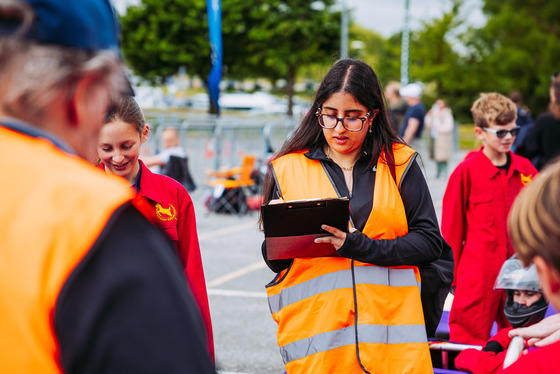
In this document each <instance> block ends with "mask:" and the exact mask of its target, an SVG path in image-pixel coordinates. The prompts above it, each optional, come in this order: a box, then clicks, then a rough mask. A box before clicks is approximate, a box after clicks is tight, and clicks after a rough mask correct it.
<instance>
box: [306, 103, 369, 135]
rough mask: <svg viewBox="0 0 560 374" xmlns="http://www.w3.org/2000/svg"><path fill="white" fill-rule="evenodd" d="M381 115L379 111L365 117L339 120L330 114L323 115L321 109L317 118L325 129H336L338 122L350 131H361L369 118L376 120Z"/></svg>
mask: <svg viewBox="0 0 560 374" xmlns="http://www.w3.org/2000/svg"><path fill="white" fill-rule="evenodd" d="M378 113H379V109H374V110H372V111H370V112H368V113H367V114H366V115H365V116H364V117H342V118H338V117H336V116H332V115H330V114H321V108H319V109H317V112H315V116H317V118H318V119H319V125H320V126H321V127H322V128H324V129H334V128H335V127H336V126H337V125H338V122H339V121H340V122H342V126H344V128H345V129H346V130H348V131H360V130H361V129H362V128H363V127H364V123H365V122H366V120H367V119H368V118H370V117H371V119H374V118H375V116H377V114H378Z"/></svg>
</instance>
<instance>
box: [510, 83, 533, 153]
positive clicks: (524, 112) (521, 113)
mask: <svg viewBox="0 0 560 374" xmlns="http://www.w3.org/2000/svg"><path fill="white" fill-rule="evenodd" d="M509 98H510V99H511V101H513V102H514V103H515V106H516V107H517V119H516V120H515V123H516V124H517V126H519V128H520V130H519V135H517V136H516V137H515V141H514V142H513V146H512V147H511V150H512V151H513V152H515V153H517V154H518V155H520V156H523V152H524V150H523V146H522V144H523V142H524V141H525V138H526V137H527V134H529V132H530V131H531V128H532V127H533V117H532V116H531V111H530V110H529V108H527V106H526V105H523V97H522V96H521V92H519V91H517V90H515V91H512V92H510V94H509Z"/></svg>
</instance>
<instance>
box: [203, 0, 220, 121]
mask: <svg viewBox="0 0 560 374" xmlns="http://www.w3.org/2000/svg"><path fill="white" fill-rule="evenodd" d="M206 10H207V13H208V34H209V37H210V48H211V57H212V70H210V74H208V92H209V94H210V100H212V103H213V104H214V107H215V108H216V113H217V114H218V115H220V104H219V101H218V99H219V97H220V81H221V80H222V1H221V0H206Z"/></svg>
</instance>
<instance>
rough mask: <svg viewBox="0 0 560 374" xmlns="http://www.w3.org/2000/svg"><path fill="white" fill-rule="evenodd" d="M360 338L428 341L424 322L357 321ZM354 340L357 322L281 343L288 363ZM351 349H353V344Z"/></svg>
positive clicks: (366, 340) (381, 341)
mask: <svg viewBox="0 0 560 374" xmlns="http://www.w3.org/2000/svg"><path fill="white" fill-rule="evenodd" d="M358 339H359V341H360V343H377V344H401V343H427V342H428V339H427V338H426V329H425V328H424V325H407V326H402V325H401V326H383V325H358ZM355 343H356V335H355V329H354V326H348V327H344V328H342V329H339V330H335V331H328V332H324V333H322V334H317V335H315V336H312V337H309V338H306V339H301V340H298V341H295V342H293V343H290V344H286V345H285V346H282V347H280V353H281V355H282V359H283V360H284V363H288V362H290V361H294V360H298V359H300V358H303V357H307V356H309V355H312V354H314V353H318V352H325V351H328V350H331V349H334V348H338V347H343V346H345V345H354V344H355ZM352 349H354V347H353V348H352ZM403 349H404V348H403Z"/></svg>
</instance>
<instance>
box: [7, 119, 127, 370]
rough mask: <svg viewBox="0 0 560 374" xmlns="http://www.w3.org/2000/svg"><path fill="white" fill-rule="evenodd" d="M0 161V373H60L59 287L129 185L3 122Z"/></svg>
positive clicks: (94, 239)
mask: <svg viewBox="0 0 560 374" xmlns="http://www.w3.org/2000/svg"><path fill="white" fill-rule="evenodd" d="M0 160H1V161H0V162H1V164H2V173H3V175H4V179H3V180H2V183H0V206H2V210H1V212H0V295H1V296H0V334H1V335H2V338H1V339H0V372H2V373H41V374H45V373H60V372H62V369H61V368H60V366H59V347H58V343H57V338H56V335H55V331H54V315H55V307H56V302H57V299H58V296H59V294H60V291H61V288H62V287H63V285H64V284H65V282H66V280H67V278H68V276H69V275H70V274H71V272H72V271H73V270H74V268H75V266H76V265H77V264H78V263H79V262H80V261H81V260H82V258H83V257H84V256H85V255H86V254H87V253H88V251H89V249H90V248H91V246H92V245H93V244H94V242H95V241H96V240H97V238H98V236H99V234H100V233H101V231H102V229H103V228H104V227H105V225H106V223H107V220H108V219H109V218H110V217H111V215H112V214H113V213H114V212H115V210H116V209H117V208H118V207H119V206H121V205H122V204H123V203H125V202H127V201H129V200H131V199H132V198H133V191H132V189H131V188H130V187H129V186H127V184H126V183H125V182H124V180H122V181H121V180H120V178H116V177H114V178H113V177H108V176H107V175H104V174H103V173H102V172H101V171H99V170H96V169H95V168H93V167H92V166H91V165H90V164H88V163H87V162H85V161H84V160H81V159H79V158H78V157H73V156H69V155H68V154H66V153H64V152H63V151H61V150H59V149H58V148H56V147H55V146H54V145H52V144H51V143H49V142H48V141H45V140H42V139H36V138H31V137H28V136H25V135H21V134H19V133H16V132H12V131H10V130H7V129H5V128H3V127H0Z"/></svg>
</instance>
